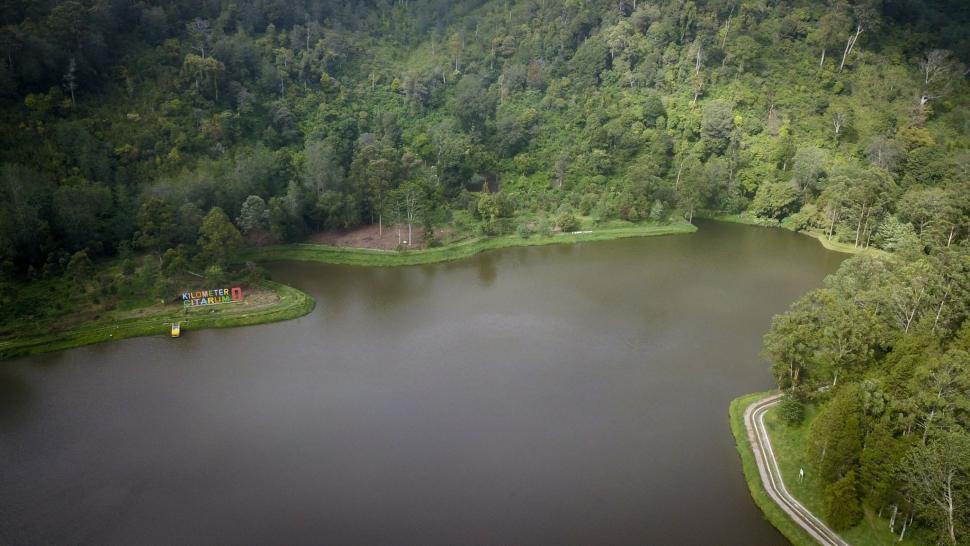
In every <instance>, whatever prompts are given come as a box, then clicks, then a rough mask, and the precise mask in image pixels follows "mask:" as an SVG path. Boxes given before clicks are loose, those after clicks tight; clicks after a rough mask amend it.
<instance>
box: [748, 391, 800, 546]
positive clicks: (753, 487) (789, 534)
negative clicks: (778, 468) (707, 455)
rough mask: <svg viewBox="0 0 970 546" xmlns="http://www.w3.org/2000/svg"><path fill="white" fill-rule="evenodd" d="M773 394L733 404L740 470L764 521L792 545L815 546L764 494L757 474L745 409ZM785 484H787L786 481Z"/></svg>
mask: <svg viewBox="0 0 970 546" xmlns="http://www.w3.org/2000/svg"><path fill="white" fill-rule="evenodd" d="M771 394H772V393H770V392H759V393H754V394H748V395H745V396H742V397H740V398H736V399H734V400H733V401H731V409H730V416H731V432H732V433H733V434H734V441H735V444H736V446H737V449H738V455H740V456H741V467H742V469H743V470H744V479H745V481H747V482H748V490H749V491H751V497H752V498H753V499H754V502H755V504H757V505H758V508H761V511H762V513H764V516H765V519H767V520H768V521H769V522H770V523H771V524H772V525H774V526H775V528H777V529H778V530H779V531H781V534H783V535H785V538H787V539H788V540H789V542H791V543H792V544H794V545H795V546H814V545H816V544H817V543H816V542H815V539H813V538H812V537H811V535H809V534H808V533H806V532H805V531H804V530H803V529H802V528H801V527H800V526H799V525H798V524H797V523H795V522H794V521H793V520H792V519H791V518H790V517H788V514H786V513H785V512H784V511H783V510H782V509H781V507H780V506H778V505H777V504H775V502H774V501H773V500H771V497H769V496H768V492H767V491H765V488H764V485H762V483H761V475H760V474H759V473H758V465H757V463H756V462H755V460H754V452H753V451H752V449H751V444H750V443H749V442H748V433H747V430H746V429H745V427H744V410H745V409H747V407H748V406H750V405H751V404H753V403H755V402H757V401H758V400H761V399H762V398H765V397H767V396H769V395H771ZM785 484H786V485H787V484H788V481H787V480H786V481H785Z"/></svg>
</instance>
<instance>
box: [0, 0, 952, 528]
mask: <svg viewBox="0 0 970 546" xmlns="http://www.w3.org/2000/svg"><path fill="white" fill-rule="evenodd" d="M0 53H2V57H0V112H2V113H0V126H2V128H0V139H2V146H0V162H2V166H0V283H2V284H3V288H4V289H3V290H0V293H2V294H3V295H2V296H0V298H2V299H0V303H2V304H3V305H4V307H5V308H6V309H11V310H13V312H12V313H11V315H17V314H23V315H29V314H30V313H32V312H35V307H36V306H37V304H38V303H37V300H33V301H31V302H24V301H19V300H18V299H17V298H16V297H15V296H14V295H13V293H14V292H15V290H11V289H10V287H11V286H24V285H27V284H29V283H35V282H40V281H43V280H44V279H48V280H50V279H70V280H73V281H83V282H87V283H90V282H92V281H91V271H92V269H93V268H94V267H96V265H97V264H98V263H105V262H109V261H112V260H124V265H123V266H122V267H121V270H122V273H121V275H122V276H130V277H132V279H131V280H128V281H124V282H125V283H127V284H123V285H122V286H124V287H125V288H124V289H135V288H139V289H147V290H152V287H153V286H162V287H164V288H163V289H162V290H161V292H162V293H167V292H166V291H169V292H170V291H171V287H170V286H169V285H167V284H166V283H165V279H166V278H167V277H171V276H176V275H178V274H179V273H180V272H181V271H183V270H188V269H195V270H200V271H205V272H206V274H208V275H213V276H218V275H219V274H220V273H219V272H220V268H223V267H228V266H229V264H230V263H231V262H232V251H233V249H234V248H236V247H238V246H240V245H244V244H265V243H270V242H294V241H301V240H304V239H305V238H306V237H307V236H308V235H310V234H313V233H315V232H319V231H322V230H335V229H347V228H352V227H355V226H359V225H364V224H379V225H381V226H383V225H385V224H392V223H396V222H401V221H407V222H409V223H412V222H413V223H415V224H417V225H419V226H420V227H421V228H422V229H423V230H424V231H425V233H427V234H429V238H428V240H429V241H430V244H435V241H434V240H433V239H434V231H433V230H434V228H435V226H445V225H461V226H464V227H469V226H470V229H474V230H476V231H478V232H479V233H480V234H482V235H484V236H490V235H499V234H508V233H516V232H518V233H520V234H521V235H522V236H528V235H529V233H530V232H531V231H534V230H547V231H551V230H553V229H555V230H562V231H571V230H573V229H576V226H577V217H582V218H589V219H591V221H593V222H596V223H602V222H607V221H614V220H624V221H629V222H658V223H660V222H669V221H681V219H684V220H686V221H692V220H693V218H694V217H695V216H698V215H708V216H718V215H736V217H738V218H741V219H745V220H747V221H751V222H756V223H762V224H766V225H781V226H784V227H788V228H791V229H797V230H805V231H810V232H814V233H816V234H819V235H823V236H825V237H827V238H829V239H831V240H835V241H839V242H841V243H842V244H843V245H844V246H845V247H852V248H853V249H869V250H866V251H865V252H863V253H862V254H860V255H859V256H856V257H854V258H852V259H850V260H848V261H847V262H846V263H845V264H844V265H843V267H842V268H841V269H840V270H839V272H838V274H836V275H835V276H833V277H832V278H830V279H828V280H827V282H826V286H825V287H824V288H822V289H820V290H817V291H814V292H812V293H810V294H808V295H806V296H805V297H804V298H802V299H801V300H799V301H798V302H796V303H795V304H794V305H793V307H792V309H791V310H790V311H789V312H788V313H786V314H785V315H783V316H780V317H778V318H777V319H776V321H775V323H774V325H773V327H772V330H771V332H769V334H768V335H767V336H766V338H765V354H766V356H767V358H768V359H769V360H770V361H771V363H772V365H773V368H774V370H775V373H776V376H777V378H778V380H779V384H780V386H781V387H783V388H785V389H787V390H788V391H789V392H790V395H789V397H788V399H787V401H786V402H785V406H784V410H785V414H786V416H788V418H789V419H790V420H791V421H792V422H797V421H798V420H800V419H801V416H802V414H803V409H804V407H805V405H806V404H808V405H811V406H813V407H819V408H821V410H820V411H819V413H818V416H817V417H816V418H814V420H813V421H812V424H811V426H812V438H813V445H812V446H809V447H808V449H812V450H814V452H817V455H818V461H819V463H818V465H819V471H820V472H821V473H822V474H823V475H824V476H825V479H826V481H827V483H829V484H830V487H829V488H828V489H827V495H828V498H829V500H830V502H829V504H830V507H831V510H830V513H829V514H827V515H826V517H827V518H828V519H829V521H831V522H832V523H833V524H834V525H836V526H838V527H847V526H852V525H854V524H855V523H857V522H858V521H859V519H860V518H861V517H862V510H863V507H869V508H870V509H872V510H874V511H876V512H878V513H880V514H882V516H883V517H887V518H891V520H892V522H891V525H892V528H893V530H894V531H896V532H897V533H899V532H902V533H905V529H906V528H907V527H908V526H909V525H912V524H917V525H919V526H921V527H924V528H926V529H930V530H932V532H935V533H937V534H938V536H939V538H940V540H941V541H942V542H945V543H951V544H956V543H958V542H960V541H963V542H964V543H965V542H966V541H967V540H970V510H968V504H970V483H968V482H970V399H968V397H967V394H966V393H967V390H968V389H970V324H967V323H966V320H965V319H966V316H967V314H968V313H970V248H968V245H970V104H968V103H970V88H968V85H967V83H968V82H967V75H968V69H967V64H970V4H968V3H966V2H964V1H962V0H939V1H930V0H893V1H890V0H853V1H843V0H835V1H826V2H814V1H808V0H804V1H802V0H774V1H768V0H709V1H704V0H695V1H675V2H663V1H659V0H610V1H605V0H588V1H577V0H565V1H560V2H552V1H546V0H514V1H513V0H465V1H455V2H449V1H443V0H395V1H391V0H378V1H361V2H337V1H330V0H288V1H285V2H284V1H280V0H255V1H252V2H232V1H228V0H209V1H204V2H197V1H188V0H171V1H150V0H146V1H131V0H68V1H55V0H46V1H26V0H6V1H4V2H3V3H2V10H0ZM140 256H152V257H154V258H157V260H156V259H152V260H146V261H144V264H143V265H141V266H140V267H139V268H138V269H137V272H136V267H135V265H134V262H133V260H137V258H138V257H140ZM139 263H141V262H139ZM99 282H100V281H99ZM119 282H121V281H119ZM101 284H102V285H101V286H100V287H99V288H97V289H98V290H101V291H102V292H110V291H113V290H115V291H116V290H118V285H117V284H111V285H110V286H109V284H110V282H108V281H105V282H104V283H101Z"/></svg>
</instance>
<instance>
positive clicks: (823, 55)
mask: <svg viewBox="0 0 970 546" xmlns="http://www.w3.org/2000/svg"><path fill="white" fill-rule="evenodd" d="M823 64H825V49H824V48H823V49H822V58H821V59H820V60H819V61H818V67H819V68H822V65H823Z"/></svg>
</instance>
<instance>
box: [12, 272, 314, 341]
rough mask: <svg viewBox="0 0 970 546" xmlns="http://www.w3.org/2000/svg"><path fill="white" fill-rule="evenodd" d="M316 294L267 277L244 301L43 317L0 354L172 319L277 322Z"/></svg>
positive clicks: (157, 330) (299, 312)
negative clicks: (69, 321)
mask: <svg viewBox="0 0 970 546" xmlns="http://www.w3.org/2000/svg"><path fill="white" fill-rule="evenodd" d="M314 304H315V302H314V300H313V297H311V296H310V295H309V294H306V293H304V292H302V291H300V290H297V289H296V288H292V287H289V286H286V285H283V284H279V283H275V282H272V281H263V282H261V283H260V284H259V286H258V287H256V291H255V293H254V294H252V295H249V294H247V297H246V301H244V302H243V303H239V304H227V305H217V306H211V307H203V308H199V309H193V310H191V311H187V312H186V311H184V310H183V309H182V306H181V305H180V304H168V305H154V306H150V307H147V308H141V309H137V310H129V311H124V312H118V313H116V314H113V315H110V316H107V317H104V318H103V319H100V320H97V321H88V322H83V323H80V324H74V325H66V326H59V327H57V328H51V326H50V325H49V324H46V323H43V322H40V323H32V324H24V325H22V327H21V328H18V331H17V336H16V337H12V338H9V339H5V340H0V360H4V359H8V358H13V357H17V356H26V355H33V354H39V353H45V352H50V351H58V350H61V349H69V348H72V347H80V346H82V345H90V344H92V343H100V342H102V341H109V340H114V339H124V338H129V337H136V336H150V335H161V334H168V333H169V328H170V324H171V323H172V322H173V321H178V322H181V323H182V330H183V334H184V333H191V332H192V331H193V330H202V329H205V328H226V327H230V326H247V325H251V324H262V323H266V322H276V321H280V320H287V319H291V318H296V317H300V316H303V315H305V314H307V313H309V312H310V311H312V310H313V306H314Z"/></svg>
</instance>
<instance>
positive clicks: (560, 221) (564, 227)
mask: <svg viewBox="0 0 970 546" xmlns="http://www.w3.org/2000/svg"><path fill="white" fill-rule="evenodd" d="M556 225H557V226H559V230H560V231H562V232H563V233H570V232H573V231H578V230H579V220H578V219H577V218H576V215H575V214H573V213H571V212H568V211H566V212H560V213H559V215H558V216H556Z"/></svg>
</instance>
